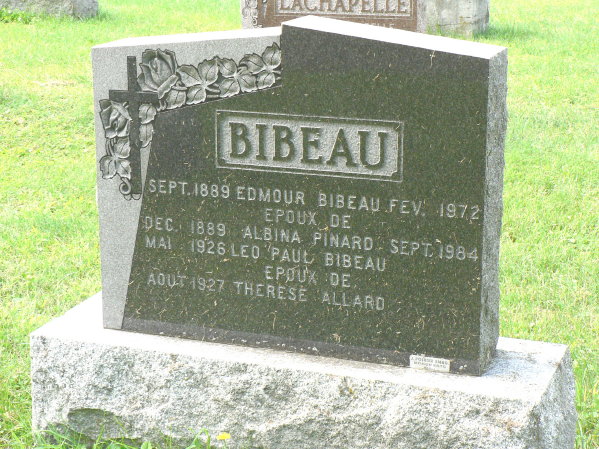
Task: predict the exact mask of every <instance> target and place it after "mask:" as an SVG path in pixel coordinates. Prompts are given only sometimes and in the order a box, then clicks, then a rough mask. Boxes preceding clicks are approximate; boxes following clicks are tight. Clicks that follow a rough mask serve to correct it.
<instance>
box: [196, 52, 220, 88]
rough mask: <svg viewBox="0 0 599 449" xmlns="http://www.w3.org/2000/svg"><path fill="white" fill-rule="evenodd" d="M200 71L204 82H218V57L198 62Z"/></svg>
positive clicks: (207, 84) (207, 83) (206, 83)
mask: <svg viewBox="0 0 599 449" xmlns="http://www.w3.org/2000/svg"><path fill="white" fill-rule="evenodd" d="M198 72H199V74H200V78H201V79H202V80H203V84H205V85H206V86H209V85H210V84H214V83H216V80H217V79H218V61H217V60H216V58H213V59H206V60H205V61H202V62H200V63H199V64H198Z"/></svg>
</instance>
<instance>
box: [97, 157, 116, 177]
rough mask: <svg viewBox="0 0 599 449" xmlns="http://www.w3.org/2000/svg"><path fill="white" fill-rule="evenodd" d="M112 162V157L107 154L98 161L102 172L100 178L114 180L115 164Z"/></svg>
mask: <svg viewBox="0 0 599 449" xmlns="http://www.w3.org/2000/svg"><path fill="white" fill-rule="evenodd" d="M114 161H115V159H114V157H113V156H110V155H108V154H107V155H106V156H104V157H102V159H100V171H101V172H102V178H104V179H111V178H114V175H116V164H115V162H114Z"/></svg>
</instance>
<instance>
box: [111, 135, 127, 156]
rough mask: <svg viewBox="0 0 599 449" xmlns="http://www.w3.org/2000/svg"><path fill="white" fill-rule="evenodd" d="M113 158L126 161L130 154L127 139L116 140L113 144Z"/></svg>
mask: <svg viewBox="0 0 599 449" xmlns="http://www.w3.org/2000/svg"><path fill="white" fill-rule="evenodd" d="M113 151H114V156H115V157H118V158H120V159H127V158H128V157H129V153H130V152H131V146H130V145H129V138H128V137H122V138H118V139H117V140H116V143H115V144H114V150H113Z"/></svg>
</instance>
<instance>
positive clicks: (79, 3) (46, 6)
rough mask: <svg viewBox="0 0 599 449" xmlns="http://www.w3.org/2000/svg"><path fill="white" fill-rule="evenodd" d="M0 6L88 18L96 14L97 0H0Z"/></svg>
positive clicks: (12, 9)
mask: <svg viewBox="0 0 599 449" xmlns="http://www.w3.org/2000/svg"><path fill="white" fill-rule="evenodd" d="M0 8H6V9H8V10H10V11H14V10H18V11H29V12H33V13H42V14H50V15H55V16H65V15H66V16H74V17H78V18H88V17H94V16H96V15H97V14H98V0H0Z"/></svg>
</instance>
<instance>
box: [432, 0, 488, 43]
mask: <svg viewBox="0 0 599 449" xmlns="http://www.w3.org/2000/svg"><path fill="white" fill-rule="evenodd" d="M424 4H425V21H426V26H427V29H428V30H431V31H434V30H439V31H441V32H444V33H457V34H461V35H464V36H471V35H472V34H474V33H478V32H482V31H485V30H486V29H487V27H488V26H489V0H425V2H424Z"/></svg>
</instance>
